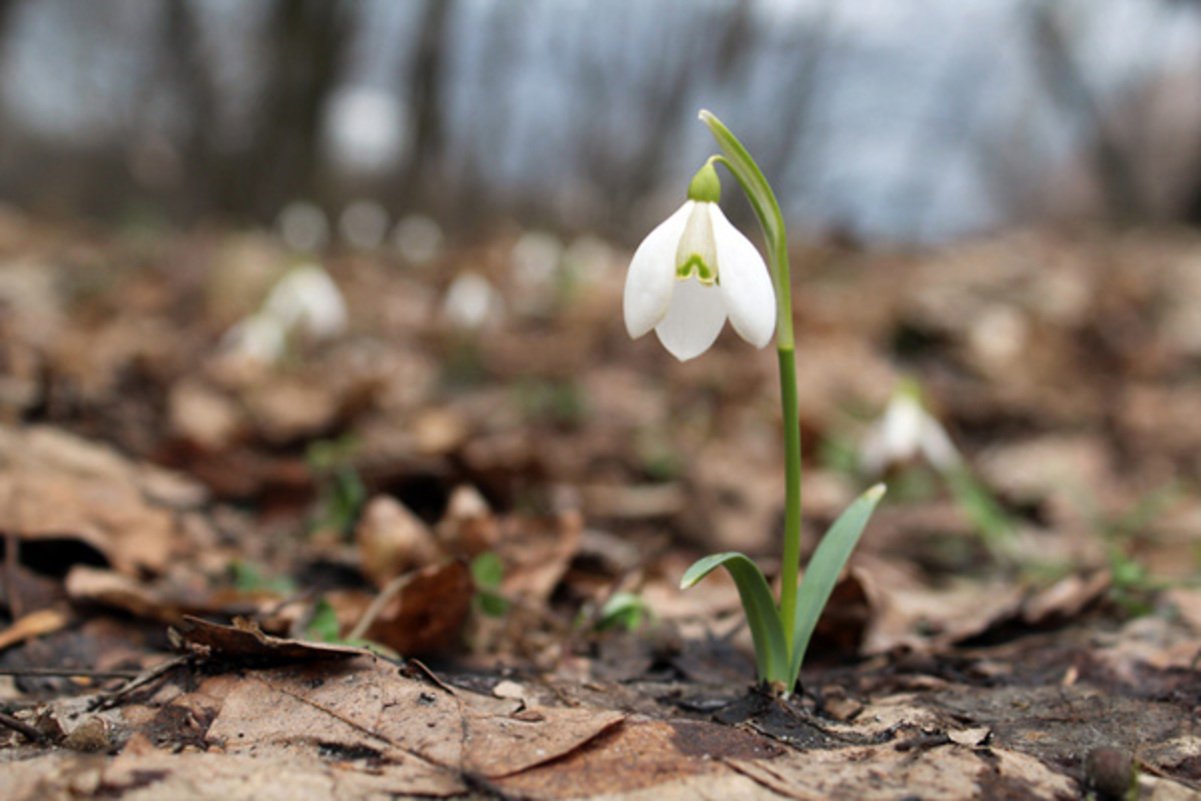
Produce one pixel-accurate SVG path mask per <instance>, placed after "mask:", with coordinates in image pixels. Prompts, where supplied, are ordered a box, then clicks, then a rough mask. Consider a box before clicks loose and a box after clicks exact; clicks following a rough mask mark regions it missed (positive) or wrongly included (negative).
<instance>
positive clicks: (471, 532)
mask: <svg viewBox="0 0 1201 801" xmlns="http://www.w3.org/2000/svg"><path fill="white" fill-rule="evenodd" d="M436 532H437V534H438V539H439V540H440V541H441V543H442V547H443V548H445V549H446V551H447V552H448V553H451V554H454V555H455V556H459V557H462V558H471V557H473V556H478V555H479V554H481V553H484V552H485V551H490V550H492V549H493V548H495V547H496V544H497V542H498V541H499V540H500V536H501V535H500V526H499V524H498V522H497V520H496V516H495V515H494V514H493V513H492V508H491V507H490V506H489V505H488V501H487V500H485V499H484V496H483V495H481V494H480V491H479V490H477V489H476V488H475V487H473V486H471V485H469V484H460V485H459V486H457V487H455V488H454V491H453V492H451V494H450V500H449V501H447V504H446V512H445V513H443V515H442V519H441V520H439V521H438V526H437V528H436Z"/></svg>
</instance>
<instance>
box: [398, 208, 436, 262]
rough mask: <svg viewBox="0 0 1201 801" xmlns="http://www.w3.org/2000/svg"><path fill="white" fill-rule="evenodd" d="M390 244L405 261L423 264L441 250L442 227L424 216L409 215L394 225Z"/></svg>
mask: <svg viewBox="0 0 1201 801" xmlns="http://www.w3.org/2000/svg"><path fill="white" fill-rule="evenodd" d="M392 243H393V244H394V245H395V246H396V250H397V251H398V252H399V253H400V255H401V256H402V257H403V258H404V260H405V261H407V262H409V263H410V264H424V263H425V262H427V261H432V260H433V259H434V258H436V257H437V255H438V253H439V252H440V251H441V250H442V227H441V226H440V225H438V223H437V222H435V221H434V220H433V219H431V218H429V217H427V216H425V215H424V214H410V215H409V216H407V217H405V218H403V219H402V220H401V221H400V222H398V223H397V224H396V230H395V231H394V232H393V233H392Z"/></svg>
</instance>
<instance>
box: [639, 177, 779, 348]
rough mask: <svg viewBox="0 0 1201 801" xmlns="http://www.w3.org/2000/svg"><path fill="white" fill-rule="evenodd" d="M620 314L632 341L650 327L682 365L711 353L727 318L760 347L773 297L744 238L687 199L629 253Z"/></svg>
mask: <svg viewBox="0 0 1201 801" xmlns="http://www.w3.org/2000/svg"><path fill="white" fill-rule="evenodd" d="M709 169H712V168H711V167H710V168H709ZM690 194H691V193H690ZM623 312H624V316H625V323H626V330H627V331H629V334H630V336H631V337H633V338H635V339H637V338H638V337H640V336H642V335H643V334H646V333H647V332H648V331H650V330H651V329H654V331H655V334H656V335H658V337H659V341H660V342H662V343H663V347H665V348H667V350H668V351H669V352H670V353H671V355H673V356H675V357H676V358H677V359H679V360H680V361H687V360H688V359H692V358H695V357H697V356H700V355H701V354H702V353H704V352H705V351H707V350H708V349H709V346H710V345H712V344H713V342H714V341H715V340H716V339H717V335H718V334H720V333H721V329H722V326H723V325H724V324H725V322H726V318H727V317H729V318H730V322H731V323H732V324H733V326H734V330H735V331H737V332H738V334H739V335H740V336H741V337H742V338H743V339H745V340H746V341H747V342H749V343H751V344H752V345H754V346H755V347H757V348H762V347H763V346H764V345H766V344H767V343H768V342H769V341H770V340H771V337H772V332H773V331H774V330H775V325H776V294H775V291H774V290H773V288H772V282H771V276H770V275H769V274H768V271H767V265H766V264H765V263H764V261H763V257H762V256H760V255H759V251H758V250H756V249H755V246H754V245H752V244H751V242H750V240H749V239H747V238H746V237H745V236H743V235H742V233H741V232H739V231H738V229H737V228H735V227H734V226H733V225H732V224H731V223H730V221H729V220H727V219H726V216H725V215H724V214H722V211H721V209H720V208H719V207H718V205H717V203H715V202H710V201H707V200H695V199H693V200H689V201H687V202H686V203H685V204H684V205H683V206H681V207H680V208H679V210H678V211H676V213H675V214H672V215H671V216H670V217H668V218H667V219H666V220H665V221H663V222H662V223H660V224H659V226H658V227H657V228H655V229H654V230H653V231H651V232H650V234H648V235H647V237H646V239H644V240H643V241H642V244H641V245H639V246H638V250H636V251H635V252H634V258H633V260H632V261H631V262H630V271H629V273H628V275H627V276H626V286H625V296H624V299H623Z"/></svg>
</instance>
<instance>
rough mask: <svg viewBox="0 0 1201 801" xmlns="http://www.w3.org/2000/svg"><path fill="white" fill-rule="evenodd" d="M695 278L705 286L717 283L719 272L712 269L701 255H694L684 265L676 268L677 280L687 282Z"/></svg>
mask: <svg viewBox="0 0 1201 801" xmlns="http://www.w3.org/2000/svg"><path fill="white" fill-rule="evenodd" d="M693 276H695V277H696V280H698V281H700V282H701V283H702V284H704V285H705V286H713V285H714V284H716V283H717V270H715V269H713V268H712V267H710V266H709V265H708V263H707V262H706V261H705V260H704V259H703V258H701V256H700V254H699V253H693V254H692V255H691V256H689V257H688V259H687V260H686V261H685V262H684V263H683V264H681V265H679V266H678V267H676V279H677V280H680V281H686V280H688V279H689V278H692V277H693Z"/></svg>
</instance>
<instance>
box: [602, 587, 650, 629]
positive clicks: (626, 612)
mask: <svg viewBox="0 0 1201 801" xmlns="http://www.w3.org/2000/svg"><path fill="white" fill-rule="evenodd" d="M649 616H650V610H649V609H648V608H647V606H646V601H644V600H642V597H641V596H639V595H635V594H634V593H632V592H615V593H613V596H612V597H611V598H609V600H608V601H606V602H605V605H604V606H603V607H601V610H600V615H599V618H598V620H597V621H596V629H597V631H607V630H609V629H612V628H616V627H618V626H621V627H622V628H624V629H625V630H626V631H634V630H635V629H637V628H638V627H639V626H641V625H642V622H643V620H645V619H646V618H647V617H649Z"/></svg>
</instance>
